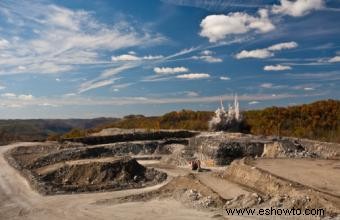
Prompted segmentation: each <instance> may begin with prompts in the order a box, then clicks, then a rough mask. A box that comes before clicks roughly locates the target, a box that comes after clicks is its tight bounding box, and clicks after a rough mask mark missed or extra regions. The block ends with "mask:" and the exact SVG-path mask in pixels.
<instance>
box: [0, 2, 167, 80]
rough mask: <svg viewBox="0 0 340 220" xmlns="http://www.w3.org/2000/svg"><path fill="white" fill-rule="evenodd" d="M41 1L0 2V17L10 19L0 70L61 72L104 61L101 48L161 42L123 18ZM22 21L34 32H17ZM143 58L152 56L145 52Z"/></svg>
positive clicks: (1, 45)
mask: <svg viewBox="0 0 340 220" xmlns="http://www.w3.org/2000/svg"><path fill="white" fill-rule="evenodd" d="M43 3H44V2H41V1H34V2H25V1H23V2H20V3H14V2H11V1H8V2H4V3H3V4H4V7H6V8H7V11H8V14H7V15H4V14H1V13H0V19H4V20H6V18H8V17H10V18H11V19H13V22H12V23H11V25H12V26H13V28H12V29H15V30H20V32H18V33H19V34H17V33H16V34H12V33H13V32H9V33H8V36H7V35H6V36H7V38H6V39H2V38H0V50H1V56H3V57H6V59H0V67H1V71H0V75H1V74H2V75H4V74H14V73H34V74H36V73H64V72H69V71H71V70H77V69H79V68H81V66H80V65H87V64H105V63H108V61H107V60H104V59H103V57H104V56H103V53H104V52H113V51H116V50H119V49H123V48H129V47H133V46H139V45H143V46H148V45H154V44H159V43H161V42H164V40H165V38H164V37H162V36H161V35H159V34H153V33H150V32H149V31H148V30H147V28H144V27H141V28H138V27H137V26H135V25H132V24H130V23H128V22H126V21H123V20H118V21H115V23H114V24H105V23H102V22H100V21H99V20H97V19H96V18H95V17H94V16H93V13H92V12H88V11H85V10H71V9H67V8H64V7H59V6H56V5H46V4H43ZM21 24H25V28H26V29H32V30H33V32H34V37H32V38H27V37H26V36H21V35H20V33H26V31H25V30H22V29H23V28H22V27H23V26H22V25H21ZM145 59H153V57H150V56H147V57H145Z"/></svg>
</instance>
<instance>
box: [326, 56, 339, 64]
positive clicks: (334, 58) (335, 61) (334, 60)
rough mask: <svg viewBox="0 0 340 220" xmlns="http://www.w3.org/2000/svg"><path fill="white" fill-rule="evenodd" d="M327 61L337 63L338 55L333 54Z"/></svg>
mask: <svg viewBox="0 0 340 220" xmlns="http://www.w3.org/2000/svg"><path fill="white" fill-rule="evenodd" d="M328 62H329V63H338V62H340V56H335V57H333V58H331V59H329V60H328Z"/></svg>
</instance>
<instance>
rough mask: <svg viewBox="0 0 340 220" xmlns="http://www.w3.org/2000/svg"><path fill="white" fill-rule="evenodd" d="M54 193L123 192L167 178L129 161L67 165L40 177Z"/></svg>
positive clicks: (128, 159) (126, 158)
mask: <svg viewBox="0 0 340 220" xmlns="http://www.w3.org/2000/svg"><path fill="white" fill-rule="evenodd" d="M39 178H40V180H41V181H43V182H45V184H46V186H47V187H48V188H49V190H50V192H52V193H66V192H85V191H98V190H122V189H131V188H140V187H145V186H150V185H155V184H157V183H160V182H162V181H164V180H165V179H166V178H167V174H166V173H163V172H160V171H157V170H155V169H152V168H150V169H149V168H146V167H144V166H142V165H140V164H139V163H138V162H137V161H136V159H133V158H130V157H124V158H119V159H116V160H114V161H111V162H94V163H84V164H74V165H65V166H63V167H61V168H59V169H56V170H53V171H51V172H49V173H46V174H44V175H42V176H40V177H39Z"/></svg>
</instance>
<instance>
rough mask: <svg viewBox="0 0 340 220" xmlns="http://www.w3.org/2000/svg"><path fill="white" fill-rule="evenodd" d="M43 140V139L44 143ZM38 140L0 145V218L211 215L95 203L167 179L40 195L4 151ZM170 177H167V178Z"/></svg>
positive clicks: (174, 206) (172, 205)
mask: <svg viewBox="0 0 340 220" xmlns="http://www.w3.org/2000/svg"><path fill="white" fill-rule="evenodd" d="M44 144H46V143H44ZM32 145H37V143H17V144H12V145H7V146H1V147H0V219H1V220H2V219H6V220H7V219H49V220H54V219H58V220H59V219H63V220H67V219H70V220H71V219H72V220H74V219H91V220H92V219H187V220H191V219H192V220H194V219H195V220H196V219H211V216H212V213H208V212H199V211H197V210H194V209H188V208H185V207H184V206H183V205H182V204H181V203H179V202H177V201H175V200H172V199H168V200H160V201H159V200H152V201H149V202H134V203H124V204H118V205H98V204H94V203H95V202H96V201H98V200H103V199H112V198H115V197H121V196H127V195H132V194H139V193H142V192H148V191H152V190H155V189H158V188H159V187H161V186H163V185H165V184H166V183H167V182H164V183H162V184H158V185H156V186H152V187H147V188H143V189H132V190H124V191H115V192H104V193H89V194H74V195H55V196H42V195H40V194H38V193H37V192H35V191H33V190H32V189H31V188H30V185H29V184H28V182H27V181H26V179H25V178H24V177H22V176H21V175H20V173H19V172H18V171H17V170H15V169H14V168H13V167H11V166H10V165H9V164H8V163H7V161H6V160H5V158H4V153H5V152H6V151H7V150H9V149H12V148H14V147H17V146H32ZM170 179H171V176H170V178H168V181H169V180H170Z"/></svg>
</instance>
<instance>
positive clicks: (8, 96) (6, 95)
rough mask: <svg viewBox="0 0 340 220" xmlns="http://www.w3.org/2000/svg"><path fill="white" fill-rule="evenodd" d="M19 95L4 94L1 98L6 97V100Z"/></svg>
mask: <svg viewBox="0 0 340 220" xmlns="http://www.w3.org/2000/svg"><path fill="white" fill-rule="evenodd" d="M16 96H17V95H16V94H14V93H4V94H1V97H4V98H15V97H16Z"/></svg>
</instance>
